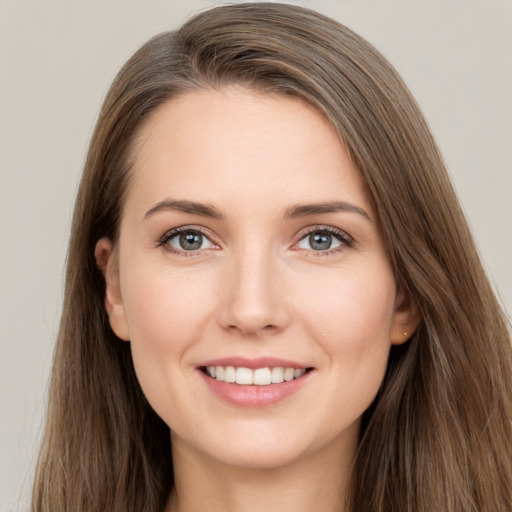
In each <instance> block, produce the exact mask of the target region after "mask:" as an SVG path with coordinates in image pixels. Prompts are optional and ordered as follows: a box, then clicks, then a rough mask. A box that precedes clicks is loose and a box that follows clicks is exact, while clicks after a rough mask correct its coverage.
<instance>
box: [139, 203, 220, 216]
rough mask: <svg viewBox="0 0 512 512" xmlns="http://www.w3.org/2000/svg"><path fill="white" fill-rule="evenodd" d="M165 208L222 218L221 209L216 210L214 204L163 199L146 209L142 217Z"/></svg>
mask: <svg viewBox="0 0 512 512" xmlns="http://www.w3.org/2000/svg"><path fill="white" fill-rule="evenodd" d="M166 210H176V211H179V212H184V213H191V214H193V215H200V216H201V217H210V218H212V219H219V220H222V219H223V218H224V215H223V214H222V212H221V211H219V210H217V208H215V206H212V205H209V204H203V203H196V202H194V201H177V200H172V199H164V200H163V201H160V202H159V203H157V204H155V206H153V207H152V208H151V209H150V210H148V211H147V212H146V214H145V215H144V219H147V218H149V217H151V216H153V215H155V214H157V213H159V212H162V211H166Z"/></svg>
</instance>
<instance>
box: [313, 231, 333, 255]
mask: <svg viewBox="0 0 512 512" xmlns="http://www.w3.org/2000/svg"><path fill="white" fill-rule="evenodd" d="M331 243H332V236H331V235H328V234H326V233H314V234H312V235H309V244H310V245H311V248H312V249H313V250H315V251H325V250H326V249H329V247H331Z"/></svg>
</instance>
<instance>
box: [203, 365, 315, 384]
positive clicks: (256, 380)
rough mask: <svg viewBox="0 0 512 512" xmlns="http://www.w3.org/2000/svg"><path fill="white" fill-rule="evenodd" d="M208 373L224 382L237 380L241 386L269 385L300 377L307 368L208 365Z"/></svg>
mask: <svg viewBox="0 0 512 512" xmlns="http://www.w3.org/2000/svg"><path fill="white" fill-rule="evenodd" d="M206 373H207V374H208V375H209V376H210V377H212V378H214V379H216V380H219V381H222V382H235V383H236V384H240V385H241V386H250V385H253V384H254V385H256V386H268V385H269V384H281V382H285V381H286V382H288V381H291V380H293V379H298V378H299V377H301V376H302V375H304V374H305V373H306V369H305V368H281V367H274V368H268V367H267V368H257V369H256V370H251V369H250V368H244V367H238V368H235V367H234V366H208V367H207V368H206Z"/></svg>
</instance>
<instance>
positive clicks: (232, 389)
mask: <svg viewBox="0 0 512 512" xmlns="http://www.w3.org/2000/svg"><path fill="white" fill-rule="evenodd" d="M198 372H199V373H200V374H201V376H202V378H203V380H204V381H205V383H206V385H207V386H208V387H209V389H210V391H212V392H213V393H215V394H216V395H217V396H219V397H220V398H222V399H223V400H225V401H226V402H228V403H230V404H232V405H236V406H238V407H252V408H258V407H267V406H269V405H273V404H277V403H278V402H280V401H281V400H284V399H285V398H287V397H289V396H290V395H293V394H294V393H296V392H297V391H299V389H301V388H302V386H304V384H306V383H307V382H308V381H309V380H310V378H311V376H312V374H313V373H315V372H314V370H310V371H308V372H306V373H304V374H303V375H301V376H300V377H299V378H297V379H293V380H290V381H288V382H286V381H285V382H281V383H280V384H269V385H267V386H256V385H252V386H244V385H240V384H235V383H231V382H222V381H220V380H216V379H214V378H212V377H210V376H208V375H206V374H205V373H204V372H203V371H202V370H199V369H198Z"/></svg>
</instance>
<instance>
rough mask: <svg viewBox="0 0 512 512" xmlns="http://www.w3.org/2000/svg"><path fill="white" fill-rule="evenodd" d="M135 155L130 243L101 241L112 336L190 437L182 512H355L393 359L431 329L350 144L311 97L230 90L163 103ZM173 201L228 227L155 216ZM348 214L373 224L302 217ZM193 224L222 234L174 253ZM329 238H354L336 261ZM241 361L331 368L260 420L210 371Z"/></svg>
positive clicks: (176, 460) (168, 418)
mask: <svg viewBox="0 0 512 512" xmlns="http://www.w3.org/2000/svg"><path fill="white" fill-rule="evenodd" d="M177 127H179V128H178V129H177ZM135 149H136V153H135V154H136V156H135V161H134V167H133V175H132V178H131V182H130V187H129V190H128V194H127V197H126V202H125V204H124V208H123V212H122V220H121V227H120V238H119V243H118V245H117V246H116V247H112V245H111V243H110V241H109V240H107V239H101V240H100V241H99V242H98V244H97V246H96V258H97V261H98V265H99V266H100V268H101V269H102V270H103V272H104V275H105V278H106V283H107V287H106V296H105V306H106V308H107V312H108V314H109V318H110V323H111V326H112V328H113V330H114V332H115V333H116V334H117V336H118V337H119V338H121V339H123V340H130V343H131V346H132V352H133V358H134V364H135V368H136V372H137V376H138V379H139V381H140V384H141V387H142V389H143V391H144V393H145V395H146V397H147V398H148V400H149V402H150V403H151V405H152V407H153V408H154V409H155V410H156V412H157V413H158V414H159V415H160V416H161V417H162V418H163V420H164V421H165V422H166V423H167V424H168V425H169V426H170V428H171V430H172V435H171V441H172V450H173V464H174V469H175V475H176V486H175V489H174V490H173V491H172V493H171V495H170V499H169V503H168V507H167V510H176V511H179V512H183V511H192V510H203V509H204V503H208V510H222V511H238V512H239V511H263V510H265V511H273V510H283V509H284V508H285V507H286V508H287V509H293V510H295V511H299V512H300V511H310V510H325V511H328V510H344V508H343V504H342V502H343V496H344V493H345V491H346V485H347V479H348V478H349V476H350V469H351V464H352V462H353V459H354V454H355V450H356V447H357V440H358V432H359V427H360V418H361V415H362V413H363V412H364V411H365V409H366V408H367V407H368V406H369V405H370V403H371V402H372V400H373V399H374V397H375V395H376V393H377V391H378V389H379V386H380V384H381V382H382V378H383V376H384V372H385V368H386V363H387V359H388V354H389V349H390V346H391V344H399V343H403V342H404V341H406V340H407V339H408V337H409V336H410V335H411V334H412V332H413V331H414V329H415V327H416V326H417V323H418V320H419V319H418V318H417V315H416V314H415V313H414V311H412V310H411V308H410V307H409V304H408V301H407V300H406V298H405V297H404V296H403V295H402V294H401V293H398V292H397V290H396V286H395V280H394V277H393V273H392V270H391V267H390V262H389V259H388V256H387V254H386V251H385V249H384V245H383V242H382V236H381V233H380V231H379V226H378V221H377V219H376V217H375V213H374V212H373V210H372V207H371V201H370V198H369V196H368V194H367V191H366V188H365V185H364V183H363V182H362V180H361V178H360V176H359V174H358V172H357V170H356V169H355V168H354V166H353V164H352V163H351V161H350V159H349V157H348V155H347V152H346V151H345V149H344V147H343V145H342V143H341V142H340V140H339V138H338V136H337V134H336V132H335V130H334V129H333V128H332V126H331V125H330V124H329V123H328V122H327V121H326V120H325V119H324V118H323V117H322V116H321V115H320V114H319V113H318V112H317V111H316V110H314V109H313V108H312V107H310V106H309V105H307V104H306V103H304V102H303V101H301V100H299V99H294V98H289V97H280V96H270V95H263V94H259V93H256V92H253V91H248V90H244V89H242V88H235V87H229V88H225V89H222V90H220V91H219V90H217V91H210V90H208V91H200V92H191V93H187V94H185V95H183V96H181V97H180V98H178V99H174V100H171V101H169V102H167V103H166V104H164V105H162V106H161V107H160V108H159V109H158V110H157V111H156V112H155V113H154V114H153V115H152V117H151V118H150V119H149V120H148V121H147V122H146V124H145V125H144V126H143V128H142V130H141V132H140V136H139V139H138V143H137V145H136V148H135ZM166 200H180V201H184V200H186V201H193V202H197V203H201V204H206V205H209V206H212V207H214V208H215V209H216V210H218V211H219V212H221V213H222V215H223V218H222V219H220V218H213V217H209V216H204V215H199V214H197V213H190V212H183V211H179V210H176V209H173V208H160V209H157V210H158V211H154V210H153V212H152V213H150V214H148V212H150V211H151V210H152V209H154V208H155V205H158V204H159V203H161V202H162V201H166ZM332 201H345V202H347V203H350V204H351V205H352V206H355V207H357V208H358V209H360V210H361V211H334V212H317V213H310V214H308V215H302V216H298V217H295V218H289V217H287V216H286V212H289V211H290V209H291V208H293V207H295V206H296V205H303V204H309V203H325V202H332ZM363 211H364V213H362V212H363ZM365 214H366V215H365ZM183 226H189V227H190V228H191V229H195V230H201V231H202V232H204V235H205V238H203V245H202V246H201V248H199V249H197V250H190V251H186V250H184V249H183V248H182V247H181V246H180V245H179V238H178V237H177V236H175V237H174V238H171V239H169V236H171V235H169V236H168V237H167V240H166V241H165V242H162V237H164V236H165V235H166V234H168V233H169V232H170V231H172V230H173V229H175V228H177V227H183ZM322 229H324V230H325V229H329V230H331V231H329V232H328V233H327V236H329V235H332V230H336V234H335V235H332V238H331V241H332V247H331V248H330V249H328V250H325V249H322V250H314V249H313V248H312V246H311V243H310V238H309V235H310V231H311V230H317V233H318V231H319V230H320V231H321V230H322ZM340 233H341V235H340ZM324 234H325V233H324ZM338 237H344V238H338ZM166 248H167V249H166ZM404 332H406V333H408V334H407V335H404ZM226 356H243V357H249V358H255V357H259V356H273V357H279V358H284V359H293V360H294V361H298V362H300V363H301V364H303V365H304V366H305V367H313V368H314V370H313V371H312V372H311V374H310V375H309V376H308V380H307V382H306V383H305V384H304V385H303V386H302V387H301V388H300V389H299V390H298V391H297V392H296V393H295V394H292V395H291V396H289V397H287V398H285V399H284V400H281V401H280V402H278V403H277V404H274V405H272V406H268V407H263V408H244V407H238V406H234V405H232V404H229V403H227V402H225V401H224V400H222V399H221V398H219V397H218V396H216V395H215V394H213V393H212V392H211V391H210V389H209V388H208V386H206V385H205V382H204V377H203V376H201V374H200V371H199V370H198V369H197V365H198V364H200V362H202V361H206V360H211V359H215V358H220V357H226ZM292 507H293V508H292Z"/></svg>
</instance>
